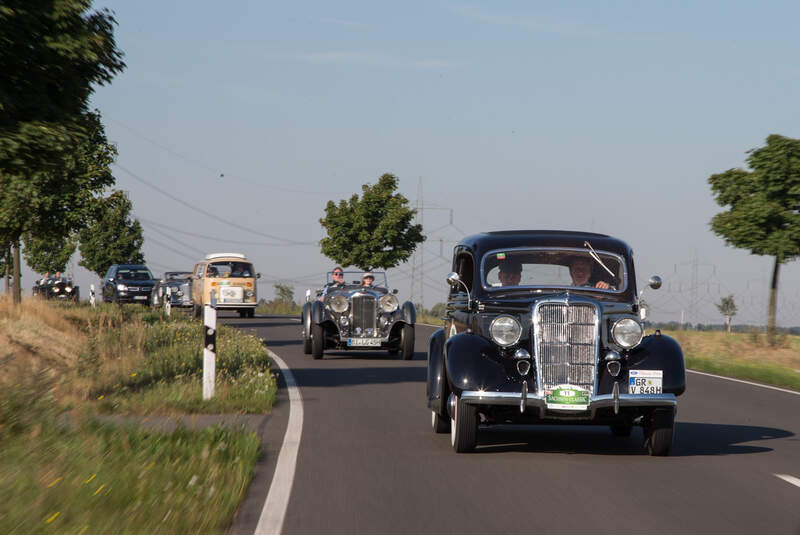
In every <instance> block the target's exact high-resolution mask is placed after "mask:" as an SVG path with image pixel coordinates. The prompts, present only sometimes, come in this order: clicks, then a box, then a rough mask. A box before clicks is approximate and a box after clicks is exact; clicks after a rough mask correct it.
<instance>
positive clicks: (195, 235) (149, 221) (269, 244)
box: [137, 217, 317, 247]
mask: <svg viewBox="0 0 800 535" xmlns="http://www.w3.org/2000/svg"><path fill="white" fill-rule="evenodd" d="M137 219H139V221H141V222H143V223H146V224H148V225H151V226H155V227H161V228H165V229H167V230H170V231H172V232H177V233H178V234H183V235H185V236H191V237H193V238H200V239H204V240H211V241H218V242H225V243H231V244H236V245H259V246H264V247H288V246H293V245H294V244H287V243H276V242H262V241H242V240H232V239H230V238H217V237H215V236H208V235H206V234H198V233H196V232H189V231H187V230H181V229H179V228H176V227H173V226H170V225H166V224H164V223H159V222H157V221H153V220H152V219H145V218H143V217H138V218H137ZM307 245H312V243H310V242H309V243H308V244H307ZM313 245H317V244H316V243H313Z"/></svg>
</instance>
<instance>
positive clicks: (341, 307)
mask: <svg viewBox="0 0 800 535" xmlns="http://www.w3.org/2000/svg"><path fill="white" fill-rule="evenodd" d="M328 304H329V305H330V307H331V310H333V311H334V312H336V313H337V314H341V313H342V312H345V311H346V310H347V307H348V306H349V303H348V302H347V298H346V297H345V296H343V295H334V296H333V297H331V300H330V301H329V302H328Z"/></svg>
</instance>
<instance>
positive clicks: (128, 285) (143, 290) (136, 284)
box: [103, 264, 158, 305]
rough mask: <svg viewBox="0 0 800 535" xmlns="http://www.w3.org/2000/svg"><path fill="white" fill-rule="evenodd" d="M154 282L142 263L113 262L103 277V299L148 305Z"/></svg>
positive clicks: (111, 301) (109, 301)
mask: <svg viewBox="0 0 800 535" xmlns="http://www.w3.org/2000/svg"><path fill="white" fill-rule="evenodd" d="M156 282H158V281H157V280H156V279H155V278H153V274H152V272H151V271H150V269H149V268H148V267H147V266H146V265H144V264H114V265H113V266H111V267H110V268H108V271H107V272H106V276H105V277H104V278H103V301H104V302H106V303H142V304H143V305H149V304H150V294H151V293H152V291H153V286H155V285H156Z"/></svg>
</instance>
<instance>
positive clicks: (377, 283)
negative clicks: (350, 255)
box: [327, 271, 389, 288]
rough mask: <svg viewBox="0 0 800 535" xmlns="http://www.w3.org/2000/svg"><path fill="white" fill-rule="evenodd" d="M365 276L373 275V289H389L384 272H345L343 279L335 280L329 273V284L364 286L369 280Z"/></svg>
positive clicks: (330, 272) (331, 273)
mask: <svg viewBox="0 0 800 535" xmlns="http://www.w3.org/2000/svg"><path fill="white" fill-rule="evenodd" d="M365 275H372V276H373V280H372V284H370V286H371V287H373V288H388V287H389V285H388V283H387V282H386V273H385V272H383V271H345V272H344V273H343V277H342V278H341V279H338V278H337V279H336V280H334V279H333V272H332V271H329V272H328V281H327V282H328V284H333V283H344V284H346V285H347V286H364V285H365V283H366V282H367V281H368V280H369V278H367V277H365Z"/></svg>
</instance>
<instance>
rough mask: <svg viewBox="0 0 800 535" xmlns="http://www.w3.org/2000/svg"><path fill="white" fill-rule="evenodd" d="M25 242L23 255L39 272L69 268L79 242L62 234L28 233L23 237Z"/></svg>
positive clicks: (31, 266) (32, 267)
mask: <svg viewBox="0 0 800 535" xmlns="http://www.w3.org/2000/svg"><path fill="white" fill-rule="evenodd" d="M22 241H23V242H24V244H25V247H24V249H23V250H22V255H23V256H24V257H25V262H27V264H28V266H30V268H31V269H32V270H34V271H36V272H38V273H46V272H48V271H50V272H56V271H61V272H64V271H66V270H67V263H68V262H69V259H70V258H72V255H73V254H74V253H75V249H76V248H77V246H78V242H77V240H76V239H75V238H74V237H68V238H67V239H66V240H65V239H64V238H63V237H62V236H58V235H56V236H34V235H31V234H26V235H25V236H23V237H22Z"/></svg>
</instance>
